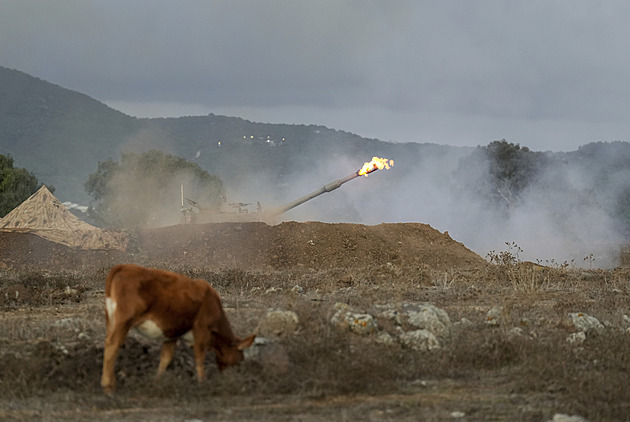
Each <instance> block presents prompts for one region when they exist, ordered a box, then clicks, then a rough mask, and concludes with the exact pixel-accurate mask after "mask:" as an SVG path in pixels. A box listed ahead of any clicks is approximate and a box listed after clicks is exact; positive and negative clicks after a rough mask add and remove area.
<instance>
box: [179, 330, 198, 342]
mask: <svg viewBox="0 0 630 422" xmlns="http://www.w3.org/2000/svg"><path fill="white" fill-rule="evenodd" d="M182 339H183V340H184V341H185V342H186V343H188V344H189V345H191V346H192V345H193V344H195V337H194V336H193V332H192V330H188V331H187V332H186V333H185V334H184V335H183V336H182Z"/></svg>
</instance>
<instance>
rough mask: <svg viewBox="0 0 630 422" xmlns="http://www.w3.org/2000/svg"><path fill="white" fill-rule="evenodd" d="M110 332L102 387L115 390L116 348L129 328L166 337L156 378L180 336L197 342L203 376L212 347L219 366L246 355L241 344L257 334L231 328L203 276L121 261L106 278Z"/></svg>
mask: <svg viewBox="0 0 630 422" xmlns="http://www.w3.org/2000/svg"><path fill="white" fill-rule="evenodd" d="M105 319H106V322H107V337H106V339H105V352H104V356H103V375H102V378H101V386H102V387H103V390H104V391H105V392H106V393H112V392H113V391H114V390H115V385H116V377H115V375H114V367H115V363H116V357H117V356H118V350H119V348H120V346H121V345H122V343H123V341H124V339H125V336H126V335H127V333H128V332H129V330H130V329H131V328H134V327H135V328H136V329H137V330H138V331H140V332H141V333H142V334H144V335H145V336H147V337H150V338H153V339H159V340H161V341H163V345H162V351H161V353H160V365H159V367H158V371H157V375H158V377H159V376H160V375H161V374H162V373H163V372H164V371H165V370H166V367H167V366H168V364H169V363H170V362H171V359H172V358H173V353H174V352H175V344H176V341H177V339H178V338H182V339H184V340H186V341H187V342H188V343H190V344H191V345H192V346H193V349H194V355H195V365H196V367H197V378H198V380H199V382H201V381H203V380H204V379H205V372H204V367H203V362H204V359H205V355H206V351H207V350H208V349H211V350H212V351H213V352H214V353H215V355H216V359H217V365H218V366H219V370H223V369H225V368H226V367H228V366H230V365H235V364H237V363H239V362H240V361H242V360H243V349H245V348H247V347H249V346H251V345H252V343H253V341H254V337H255V336H254V335H251V336H249V337H247V338H245V339H240V338H238V337H236V336H235V335H234V333H233V332H232V327H231V326H230V322H229V321H228V319H227V317H226V315H225V312H224V311H223V307H222V305H221V299H220V298H219V295H218V294H217V292H216V290H214V289H213V288H212V286H210V284H209V283H208V282H207V281H205V280H193V279H191V278H188V277H186V276H183V275H180V274H176V273H173V272H170V271H163V270H156V269H150V268H143V267H140V266H137V265H131V264H125V265H117V266H115V267H114V268H112V269H111V271H110V272H109V275H108V276H107V281H106V282H105Z"/></svg>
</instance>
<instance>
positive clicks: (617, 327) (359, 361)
mask: <svg viewBox="0 0 630 422" xmlns="http://www.w3.org/2000/svg"><path fill="white" fill-rule="evenodd" d="M496 257H497V258H499V255H497V256H496ZM510 258H511V255H510V253H509V252H507V253H506V254H504V255H502V256H501V260H499V259H496V260H495V261H496V262H495V263H494V264H490V263H488V262H486V260H485V259H482V258H481V257H479V256H477V255H475V254H473V253H472V252H470V251H469V250H468V249H466V248H465V247H464V246H463V245H462V244H460V243H457V242H455V241H453V240H452V239H451V238H450V237H449V236H448V235H447V234H442V233H439V232H437V231H435V230H433V229H431V228H430V227H429V226H426V225H421V224H387V225H378V226H369V227H368V226H361V225H351V224H342V225H337V224H322V223H284V224H280V225H278V226H266V225H263V224H258V223H249V224H219V225H205V226H187V227H181V226H179V227H173V228H166V229H160V230H147V231H143V232H139V233H135V234H134V242H133V245H132V249H131V250H130V251H129V252H128V253H113V252H105V251H90V252H86V251H76V250H70V249H67V248H65V247H63V246H59V245H56V244H52V243H50V242H47V241H45V240H43V239H40V238H38V237H36V236H33V235H27V234H19V235H17V234H7V233H5V234H2V235H0V357H1V359H0V420H3V421H4V420H7V421H8V420H19V421H25V420H42V421H47V420H50V421H59V420H72V421H95V420H108V421H146V420H155V421H210V420H212V421H215V420H219V421H221V420H225V421H233V420H257V421H259V420H268V421H283V420H286V421H293V420H296V421H297V420H299V421H319V420H326V421H330V420H350V421H352V420H357V421H359V420H360V421H365V420H375V421H381V420H384V421H387V420H392V421H394V420H395V421H405V420H409V421H412V420H413V421H415V420H427V421H432V420H436V421H441V420H449V421H450V420H463V421H478V420H484V421H488V420H501V421H505V420H511V421H515V420H518V421H548V420H551V419H552V418H553V417H554V415H556V414H567V415H580V416H582V417H583V418H585V419H587V420H589V421H622V420H629V419H630V389H629V388H627V386H628V385H630V353H629V350H630V318H629V316H630V270H628V269H616V270H598V269H588V270H585V269H576V268H570V266H565V265H552V266H548V267H543V266H539V265H535V264H531V263H521V262H517V260H512V259H510ZM119 262H136V263H140V264H144V265H148V266H153V267H159V268H167V269H170V270H174V271H178V272H181V273H184V274H186V275H189V276H193V277H195V278H205V279H207V280H208V281H209V282H210V283H212V285H213V286H215V288H216V289H217V290H218V291H219V293H220V294H221V296H222V299H223V302H224V306H225V307H226V309H227V312H228V315H229V317H230V320H231V322H232V324H233V326H234V328H235V331H236V333H237V334H239V335H246V334H250V333H251V332H257V333H258V334H259V336H260V337H262V338H264V339H266V341H267V343H265V344H262V343H261V344H259V345H258V346H256V348H255V350H254V352H253V355H252V356H251V357H250V359H248V360H246V361H245V362H244V363H243V364H241V365H240V366H238V367H235V368H231V369H228V370H226V371H225V372H223V373H219V372H218V370H217V368H216V365H215V364H214V361H213V359H212V357H211V356H210V355H209V356H208V358H207V368H208V381H207V382H206V383H204V384H202V385H198V384H197V383H196V379H195V376H194V363H193V356H192V350H190V349H189V348H188V347H187V346H186V345H185V344H179V345H178V348H177V351H176V354H175V358H174V360H173V362H172V364H171V366H170V367H169V369H168V370H167V372H166V374H165V376H164V377H163V378H162V379H160V380H159V381H156V380H155V378H154V373H155V371H156V370H157V364H158V361H159V350H160V348H159V347H160V345H159V344H155V343H152V342H151V341H149V340H146V339H144V338H142V337H141V336H139V335H135V334H132V335H130V336H129V337H128V338H127V340H126V342H125V345H124V346H123V348H122V349H121V353H120V357H119V360H118V365H117V374H118V392H117V394H116V395H114V396H113V397H108V396H106V395H104V394H103V393H102V392H101V389H100V385H99V381H100V370H101V363H102V352H103V339H104V334H105V327H104V315H103V301H104V297H103V296H104V295H103V287H104V280H105V276H106V274H107V271H108V270H109V268H110V267H111V265H113V264H114V263H119ZM339 303H342V304H345V305H347V306H348V307H349V309H352V310H353V311H356V312H357V315H368V314H369V315H372V316H374V317H375V319H376V324H377V325H376V326H377V327H378V328H377V329H375V330H373V332H367V333H361V332H358V331H359V330H353V329H352V327H351V325H348V326H345V328H344V327H341V326H340V325H339V324H337V323H333V322H332V319H333V315H334V314H335V312H336V311H337V310H338V309H339V306H340V305H338V304H339ZM426 304H431V305H434V306H435V307H437V308H439V309H441V310H443V311H445V312H446V313H447V314H448V319H449V321H450V322H449V326H448V333H447V334H445V335H444V336H442V337H440V338H439V343H438V344H437V346H435V347H431V348H429V349H428V350H424V349H422V348H418V347H414V346H413V345H412V344H410V343H407V342H405V341H402V340H401V339H402V338H403V336H402V334H401V333H403V332H408V331H409V330H411V327H410V326H409V323H408V322H405V321H402V322H401V321H399V320H396V318H385V317H383V314H382V313H381V314H379V312H380V311H379V310H381V311H382V309H385V307H386V306H387V305H389V306H390V308H387V309H396V310H401V309H403V308H404V307H405V306H407V307H409V306H421V305H426ZM269 310H282V311H292V312H293V313H294V314H295V315H296V316H297V318H298V320H297V323H296V324H293V325H291V324H282V323H278V322H277V321H276V322H275V323H274V321H272V320H270V319H269V318H268V311H269ZM489 312H490V313H489ZM571 314H574V316H573V317H572V316H571ZM397 315H398V314H397ZM575 315H578V316H579V317H578V319H580V318H582V319H586V318H587V317H593V318H596V320H597V321H599V322H600V325H601V326H596V327H595V328H584V327H580V326H579V324H578V323H576V320H575V318H576V317H575ZM589 320H590V319H589ZM274 324H275V325H274ZM376 326H375V327H376ZM384 333H388V334H390V336H389V338H390V340H391V341H384V340H383V339H384V336H383V334H384ZM581 333H583V334H581ZM398 335H400V337H397V336H398Z"/></svg>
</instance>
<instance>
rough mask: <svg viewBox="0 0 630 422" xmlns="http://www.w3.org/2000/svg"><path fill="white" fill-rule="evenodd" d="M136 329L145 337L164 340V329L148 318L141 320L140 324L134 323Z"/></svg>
mask: <svg viewBox="0 0 630 422" xmlns="http://www.w3.org/2000/svg"><path fill="white" fill-rule="evenodd" d="M136 330H138V331H139V332H140V334H142V335H143V336H145V337H148V338H151V339H154V340H164V339H165V338H166V337H165V336H164V331H162V329H161V328H160V327H158V325H157V324H156V323H155V322H153V321H152V320H150V319H147V320H146V321H143V322H142V323H141V324H138V325H136Z"/></svg>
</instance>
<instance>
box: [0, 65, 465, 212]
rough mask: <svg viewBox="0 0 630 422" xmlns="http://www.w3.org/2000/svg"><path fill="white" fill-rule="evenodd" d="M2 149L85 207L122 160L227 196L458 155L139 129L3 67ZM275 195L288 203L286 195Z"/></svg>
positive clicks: (324, 137) (141, 122)
mask: <svg viewBox="0 0 630 422" xmlns="http://www.w3.org/2000/svg"><path fill="white" fill-rule="evenodd" d="M0 148H1V152H2V153H4V154H10V155H11V156H13V158H14V159H15V164H16V166H18V167H25V168H27V169H28V170H29V171H32V172H33V173H34V174H35V175H36V176H37V177H38V178H39V180H40V182H43V183H48V184H52V185H54V186H55V187H56V189H57V190H56V195H57V196H58V197H59V198H60V199H61V200H62V201H72V202H80V203H87V201H88V199H89V198H88V197H87V194H86V192H85V190H84V187H83V184H84V183H85V181H86V180H87V177H88V175H89V174H90V173H92V172H94V171H95V170H96V167H97V163H98V161H104V160H107V159H114V160H118V159H119V158H120V153H121V152H144V151H146V150H149V149H158V150H162V151H164V152H167V153H171V154H174V155H178V156H181V157H183V158H186V159H188V160H191V161H195V162H197V163H198V164H199V165H200V166H201V167H202V168H203V169H205V170H207V171H208V172H209V173H211V174H215V175H217V176H219V177H220V178H221V179H222V180H223V182H224V184H225V186H226V187H227V188H228V191H229V190H230V189H232V190H235V191H240V190H245V191H250V190H251V191H254V192H260V189H261V188H264V190H265V191H267V190H268V191H270V192H271V191H272V189H269V188H268V186H269V185H274V186H285V187H286V185H288V184H290V183H297V182H299V180H296V176H295V174H296V173H297V174H302V173H304V172H322V171H323V174H321V173H320V174H313V175H312V179H313V186H315V187H317V186H318V184H323V183H326V182H328V181H330V180H329V179H330V178H339V177H343V176H345V175H346V174H347V172H348V171H350V170H355V167H357V168H358V167H360V165H361V164H362V163H363V162H364V161H369V160H370V159H371V157H372V156H373V155H384V156H388V157H389V156H391V157H392V158H395V159H397V161H398V160H402V163H403V164H404V163H405V161H407V157H409V156H413V155H417V153H419V152H421V150H423V149H424V148H430V149H438V150H445V153H446V151H447V150H448V151H450V150H453V151H455V150H459V149H460V148H455V147H441V146H437V145H422V144H392V143H387V142H381V141H378V140H374V139H365V138H361V137H360V136H357V135H354V134H351V133H348V132H343V131H337V130H333V129H329V128H326V127H322V126H307V125H286V124H266V123H254V122H250V121H247V120H243V119H240V118H237V117H225V116H216V115H212V114H211V115H208V116H197V117H180V118H158V119H146V118H143V119H139V118H135V117H132V116H128V115H125V114H123V113H121V112H119V111H116V110H114V109H112V108H110V107H108V106H106V105H105V104H103V103H101V102H99V101H97V100H95V99H93V98H90V97H88V96H86V95H84V94H81V93H78V92H75V91H71V90H68V89H65V88H62V87H60V86H58V85H54V84H51V83H48V82H46V81H43V80H41V79H38V78H35V77H32V76H30V75H28V74H26V73H23V72H20V71H17V70H12V69H7V68H4V67H0ZM461 150H466V148H463V149H461ZM410 153H411V154H410ZM457 155H459V154H457ZM341 157H347V158H348V160H349V162H348V163H347V167H343V166H341V167H340V168H339V170H338V172H337V171H334V170H333V169H332V168H331V169H330V171H327V170H322V167H321V165H320V164H315V163H318V162H320V163H321V162H328V163H330V162H334V161H337V160H340V159H341ZM298 179H299V178H298ZM261 184H264V186H262V185H261ZM256 185H260V186H256ZM304 193H305V192H304ZM275 194H278V195H280V199H282V198H281V197H282V193H279V191H276V192H275Z"/></svg>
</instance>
